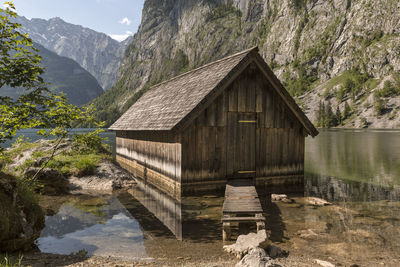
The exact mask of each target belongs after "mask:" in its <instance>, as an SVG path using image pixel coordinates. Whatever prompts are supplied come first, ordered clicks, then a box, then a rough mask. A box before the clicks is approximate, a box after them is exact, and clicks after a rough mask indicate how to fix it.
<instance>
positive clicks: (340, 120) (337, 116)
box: [335, 105, 342, 126]
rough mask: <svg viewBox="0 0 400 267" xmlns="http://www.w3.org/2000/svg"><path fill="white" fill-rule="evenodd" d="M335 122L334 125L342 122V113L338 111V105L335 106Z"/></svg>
mask: <svg viewBox="0 0 400 267" xmlns="http://www.w3.org/2000/svg"><path fill="white" fill-rule="evenodd" d="M335 115H336V116H335V117H336V122H337V124H336V125H335V126H338V125H341V124H342V113H341V112H340V108H339V105H337V106H336V114H335Z"/></svg>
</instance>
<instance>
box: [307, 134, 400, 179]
mask: <svg viewBox="0 0 400 267" xmlns="http://www.w3.org/2000/svg"><path fill="white" fill-rule="evenodd" d="M305 171H306V172H309V173H314V174H317V173H318V174H321V175H325V176H333V177H339V178H340V179H343V180H348V181H359V182H364V183H373V184H375V185H381V186H385V187H391V186H393V185H400V132H398V131H376V130H375V131H374V130H368V131H356V130H339V131H338V130H329V131H328V130H323V131H321V133H320V134H319V135H318V136H317V137H316V138H314V139H312V138H307V139H306V155H305Z"/></svg>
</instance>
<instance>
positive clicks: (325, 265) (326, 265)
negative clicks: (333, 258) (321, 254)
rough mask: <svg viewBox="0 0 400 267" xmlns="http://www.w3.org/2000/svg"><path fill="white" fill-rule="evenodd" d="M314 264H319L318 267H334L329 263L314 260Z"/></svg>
mask: <svg viewBox="0 0 400 267" xmlns="http://www.w3.org/2000/svg"><path fill="white" fill-rule="evenodd" d="M314 262H315V263H316V264H319V265H321V266H324V267H335V265H333V264H332V263H330V262H329V261H323V260H314Z"/></svg>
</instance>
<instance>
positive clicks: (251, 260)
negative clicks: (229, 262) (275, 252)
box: [235, 248, 280, 267]
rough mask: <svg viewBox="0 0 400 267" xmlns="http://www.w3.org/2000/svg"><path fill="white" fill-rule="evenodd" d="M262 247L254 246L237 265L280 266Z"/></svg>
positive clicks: (244, 266)
mask: <svg viewBox="0 0 400 267" xmlns="http://www.w3.org/2000/svg"><path fill="white" fill-rule="evenodd" d="M278 266H280V265H277V264H275V263H274V261H273V259H271V258H270V257H268V256H267V254H266V253H265V250H264V249H262V248H253V249H251V250H250V251H249V253H248V254H247V255H246V256H244V257H243V258H242V259H241V260H240V261H239V262H238V263H237V264H236V265H235V267H278Z"/></svg>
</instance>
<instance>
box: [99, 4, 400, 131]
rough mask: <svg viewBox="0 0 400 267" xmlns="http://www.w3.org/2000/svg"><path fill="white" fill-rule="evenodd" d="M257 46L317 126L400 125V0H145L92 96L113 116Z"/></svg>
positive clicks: (109, 117) (105, 113)
mask: <svg viewBox="0 0 400 267" xmlns="http://www.w3.org/2000/svg"><path fill="white" fill-rule="evenodd" d="M256 45H257V46H258V47H259V49H260V53H261V55H262V56H263V57H264V59H265V60H266V61H267V63H269V65H270V66H271V68H273V70H274V72H275V73H276V74H277V75H278V77H279V78H280V79H281V80H282V81H283V83H284V85H285V86H286V88H287V89H288V90H289V92H290V93H291V94H292V96H294V97H295V98H296V100H297V101H298V103H299V104H300V106H301V107H302V108H303V110H304V111H305V112H306V113H307V115H308V116H309V117H310V118H311V119H312V120H313V121H314V122H315V123H316V124H317V125H319V126H335V125H338V124H340V125H342V126H345V127H365V126H369V127H374V128H382V127H384V128H393V127H400V112H399V110H400V97H399V94H400V75H399V73H400V2H399V1H396V0H268V1H267V0H146V2H145V4H144V8H143V17H142V23H141V26H140V28H139V30H138V32H137V34H136V35H135V36H134V40H133V41H132V43H131V44H130V45H129V46H128V49H127V51H126V53H125V57H124V59H123V61H122V64H121V68H120V71H119V75H118V82H117V83H116V85H115V86H114V87H113V88H112V89H111V90H109V91H108V92H106V93H105V94H104V95H102V96H101V97H100V98H98V99H96V100H95V101H94V103H95V105H96V106H97V107H98V109H100V113H99V114H100V117H101V118H102V119H105V120H107V121H108V123H111V122H113V121H114V120H115V119H116V118H118V116H119V115H120V114H121V113H122V112H124V111H125V110H126V109H127V108H128V107H129V106H130V105H131V104H132V103H133V102H134V101H135V100H136V99H137V98H138V97H139V96H140V95H141V94H142V92H143V90H146V89H147V88H148V87H149V86H150V85H152V84H155V83H157V82H160V81H162V80H165V79H168V78H170V77H172V76H174V75H176V74H178V73H181V72H184V71H186V70H190V69H192V68H195V67H198V66H200V65H202V64H205V63H207V62H210V61H214V60H216V59H219V58H222V57H224V56H227V55H229V54H233V53H235V52H238V51H240V50H243V49H246V48H249V47H251V46H256ZM320 101H321V102H320ZM336 114H337V115H336Z"/></svg>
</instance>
